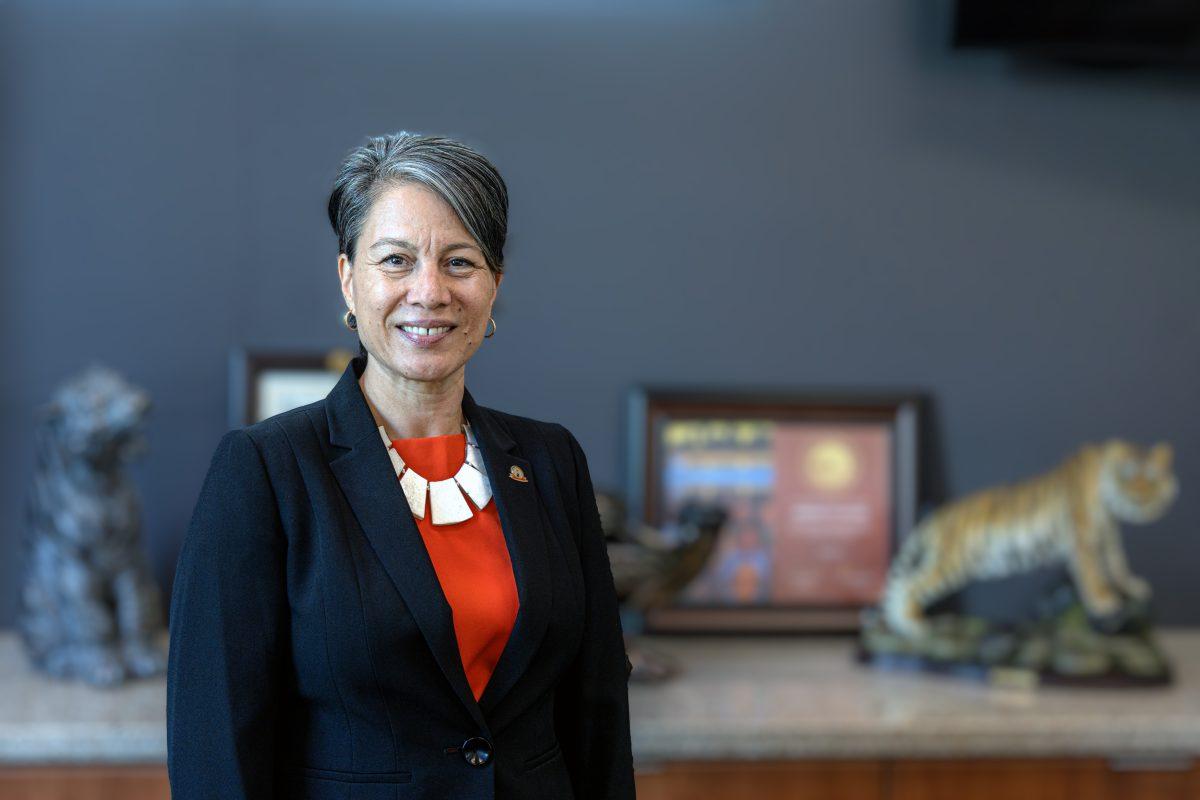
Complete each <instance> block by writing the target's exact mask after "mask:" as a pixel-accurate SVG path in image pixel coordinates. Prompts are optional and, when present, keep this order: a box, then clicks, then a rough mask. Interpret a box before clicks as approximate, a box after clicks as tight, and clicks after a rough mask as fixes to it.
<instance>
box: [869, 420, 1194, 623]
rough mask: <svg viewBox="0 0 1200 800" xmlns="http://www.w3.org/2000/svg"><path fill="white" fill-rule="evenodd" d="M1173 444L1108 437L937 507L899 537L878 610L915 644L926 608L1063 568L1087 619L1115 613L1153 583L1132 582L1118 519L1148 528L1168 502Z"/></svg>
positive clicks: (1172, 490) (1173, 486) (1172, 492)
mask: <svg viewBox="0 0 1200 800" xmlns="http://www.w3.org/2000/svg"><path fill="white" fill-rule="evenodd" d="M1171 460H1172V451H1171V446H1170V445H1169V444H1167V443H1166V442H1161V443H1159V444H1157V445H1155V446H1154V447H1153V448H1151V449H1149V450H1144V449H1142V448H1140V447H1138V446H1137V445H1135V444H1132V443H1130V442H1127V441H1124V440H1120V439H1110V440H1109V441H1107V442H1105V443H1103V444H1099V445H1086V446H1084V447H1083V448H1082V449H1080V450H1079V451H1078V452H1077V453H1075V454H1074V455H1073V456H1071V457H1070V458H1068V459H1067V460H1066V461H1064V462H1063V463H1062V464H1060V465H1059V466H1058V467H1057V468H1055V469H1054V470H1053V471H1051V472H1048V473H1046V474H1044V475H1040V476H1038V477H1035V478H1032V479H1030V480H1027V481H1024V482H1022V483H1018V484H1015V485H1011V486H998V487H993V488H990V489H985V490H983V491H980V492H976V493H974V494H971V495H968V496H967V497H964V498H963V499H961V500H958V501H955V502H952V503H950V504H948V505H946V506H943V507H942V508H939V509H937V510H936V511H934V512H933V513H931V514H930V515H929V516H928V517H926V518H925V519H924V520H922V522H921V523H920V525H918V526H917V527H916V528H915V529H914V530H913V532H912V533H911V534H910V535H909V536H908V537H907V538H906V539H905V540H904V543H903V544H902V545H901V547H900V551H899V553H898V554H897V555H896V558H895V559H894V561H893V562H892V565H891V568H890V569H889V572H888V577H887V583H886V586H885V588H884V590H883V595H882V602H881V611H882V613H883V618H884V620H885V622H886V623H887V626H888V627H889V628H890V629H892V630H893V631H895V632H896V633H898V634H900V635H902V636H905V637H911V638H918V637H924V636H926V635H928V633H929V625H928V622H927V620H926V619H925V615H924V612H925V609H926V608H927V607H928V606H929V605H930V604H931V603H933V602H934V601H936V600H938V599H940V598H942V597H945V596H946V595H948V594H950V593H951V592H953V591H956V590H958V589H960V588H962V587H963V586H965V585H966V584H968V583H970V582H972V581H974V580H977V579H987V578H1002V577H1008V576H1012V575H1018V574H1021V573H1025V572H1028V571H1030V570H1033V569H1035V568H1038V567H1045V566H1055V565H1065V566H1066V567H1067V570H1068V572H1069V573H1070V576H1071V578H1072V580H1073V581H1074V584H1075V587H1076V589H1077V591H1078V594H1079V597H1080V599H1081V600H1082V601H1083V605H1084V607H1085V608H1086V609H1087V611H1088V613H1089V614H1091V615H1092V616H1094V617H1097V618H1106V617H1110V616H1112V615H1114V614H1115V613H1117V612H1118V611H1120V609H1121V608H1122V606H1123V604H1124V602H1125V601H1126V600H1127V599H1132V600H1138V601H1145V600H1148V599H1149V597H1150V586H1149V584H1147V583H1146V582H1145V581H1144V580H1142V579H1141V578H1139V577H1137V576H1136V575H1134V574H1133V573H1132V572H1131V571H1130V569H1129V566H1128V564H1127V562H1126V559H1125V551H1124V548H1123V547H1122V545H1121V536H1120V529H1119V527H1118V523H1119V522H1135V523H1147V522H1153V521H1154V520H1157V519H1158V518H1159V517H1161V516H1162V515H1163V514H1164V513H1165V512H1166V510H1167V508H1168V507H1169V506H1170V505H1171V503H1172V502H1173V501H1174V499H1175V496H1176V494H1177V493H1178V484H1177V482H1176V479H1175V476H1174V475H1173V474H1172V471H1171Z"/></svg>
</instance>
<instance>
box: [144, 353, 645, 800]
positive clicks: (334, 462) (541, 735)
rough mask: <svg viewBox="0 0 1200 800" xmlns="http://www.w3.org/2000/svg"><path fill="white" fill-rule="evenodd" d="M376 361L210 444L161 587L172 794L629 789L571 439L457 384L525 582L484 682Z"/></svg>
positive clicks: (252, 797) (602, 583)
mask: <svg viewBox="0 0 1200 800" xmlns="http://www.w3.org/2000/svg"><path fill="white" fill-rule="evenodd" d="M365 365H366V361H365V359H364V358H363V357H362V356H360V357H358V358H355V359H354V360H353V361H351V362H350V364H349V365H348V366H347V367H346V371H345V373H343V375H342V377H341V379H340V380H339V381H338V384H337V386H335V387H334V388H333V390H332V391H331V392H330V393H329V395H328V396H327V397H326V398H325V399H324V400H320V401H318V402H315V403H312V404H310V405H307V406H302V407H301V408H297V409H294V410H292V411H288V412H285V413H282V414H279V415H276V416H274V417H272V418H270V419H267V420H264V421H262V422H259V423H257V424H255V425H251V426H249V427H247V428H242V429H238V430H232V431H229V432H228V433H226V434H225V435H224V437H222V439H221V441H220V444H218V446H217V449H216V453H215V455H214V456H213V459H212V464H211V466H210V467H209V470H208V474H207V476H206V477H205V480H204V484H203V487H202V489H201V491H200V497H199V500H198V501H197V503H196V508H195V511H194V513H193V515H192V518H191V523H190V525H189V527H188V530H187V534H186V536H185V538H184V542H183V549H182V551H181V552H180V555H179V564H178V568H177V571H176V575H175V585H174V589H173V591H172V595H171V616H170V634H171V646H170V651H169V657H168V667H167V753H168V771H169V774H170V783H171V792H172V797H173V800H200V798H213V799H214V800H217V799H219V800H268V798H271V799H274V798H287V799H288V800H306V798H313V799H314V800H316V799H320V800H333V799H334V798H337V799H338V800H383V799H384V798H387V800H403V799H405V798H431V799H432V798H437V800H461V799H464V798H479V800H484V798H488V799H489V800H491V799H492V798H495V800H505V798H538V799H539V800H551V799H555V798H563V799H564V800H567V799H569V798H580V799H582V798H606V799H608V798H620V799H621V800H624V799H625V798H632V797H634V784H633V766H632V757H631V751H630V739H629V700H628V677H629V660H628V657H627V656H626V653H625V648H624V643H623V639H622V635H621V623H620V619H619V616H618V610H617V598H616V593H615V591H614V588H613V579H612V573H611V571H610V567H609V561H608V555H607V552H606V550H605V547H604V541H603V536H602V532H601V528H600V517H599V514H598V513H597V509H596V501H595V495H594V494H593V491H592V484H591V478H590V477H589V474H588V467H587V461H586V459H585V457H584V454H583V451H582V450H581V449H580V447H579V443H578V442H577V441H576V440H575V437H574V436H572V435H571V433H570V432H569V431H568V430H567V429H566V428H564V427H563V426H562V425H559V424H557V423H552V422H538V421H536V420H532V419H527V418H525V417H518V416H514V415H511V414H505V413H502V412H499V411H494V410H492V409H488V408H484V407H482V406H479V405H476V404H475V401H474V400H473V399H472V397H471V395H470V393H469V392H466V391H464V394H463V404H462V408H463V413H464V415H465V417H466V419H467V421H468V422H469V423H470V424H471V426H472V427H473V429H474V432H475V436H476V440H477V441H478V444H479V447H480V451H481V452H482V454H483V460H484V463H485V465H486V467H487V474H488V479H489V481H490V482H491V485H492V491H493V497H494V502H495V503H496V504H497V507H498V511H499V514H500V521H501V525H502V527H503V530H504V537H505V540H506V541H507V543H508V551H509V555H510V557H511V561H512V564H513V568H514V573H515V579H516V584H517V593H518V598H519V601H520V608H519V611H518V614H517V618H516V623H515V626H514V628H513V631H512V634H511V636H510V638H509V640H508V643H507V645H506V646H505V648H504V651H503V653H502V655H501V657H500V660H499V663H498V664H497V665H496V669H495V671H494V672H493V674H492V677H491V680H490V682H489V683H488V685H487V687H486V689H485V691H484V693H483V695H482V697H481V698H480V700H479V702H478V703H476V701H475V697H474V695H473V693H472V692H471V689H470V686H469V684H468V683H467V678H466V674H465V673H464V671H463V666H462V660H461V657H460V655H459V651H458V644H457V642H456V640H455V635H454V627H453V625H452V623H451V610H450V606H449V604H448V603H447V602H446V598H445V595H444V594H443V593H442V590H441V585H440V584H439V582H438V578H437V575H436V573H435V572H434V570H433V564H432V562H431V561H430V559H429V555H428V553H427V552H426V550H425V545H424V542H423V541H422V539H421V535H420V533H419V531H418V530H417V527H416V524H415V523H414V521H413V519H412V515H411V512H410V511H409V509H408V505H407V502H406V500H405V498H404V493H403V491H402V489H401V487H400V484H399V481H397V480H396V473H395V470H394V469H393V468H392V465H391V462H390V461H389V459H388V455H387V451H386V446H385V445H384V443H383V440H382V438H381V437H380V436H379V432H378V430H377V428H376V425H375V421H374V419H373V417H372V415H371V412H370V409H369V408H368V407H367V404H366V400H365V398H364V397H363V394H362V390H361V389H360V388H359V385H358V377H359V375H361V374H362V370H363V368H364V367H365ZM512 467H519V468H520V470H521V471H522V472H523V473H524V477H525V479H526V480H525V481H523V482H522V481H520V480H515V479H513V478H512V477H510V469H511V468H512Z"/></svg>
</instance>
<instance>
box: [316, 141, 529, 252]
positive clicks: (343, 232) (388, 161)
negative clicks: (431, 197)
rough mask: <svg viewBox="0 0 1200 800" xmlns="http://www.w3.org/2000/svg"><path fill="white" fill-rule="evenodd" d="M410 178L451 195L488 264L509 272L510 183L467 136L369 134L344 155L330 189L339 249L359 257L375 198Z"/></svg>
mask: <svg viewBox="0 0 1200 800" xmlns="http://www.w3.org/2000/svg"><path fill="white" fill-rule="evenodd" d="M410 182H411V183H419V184H421V185H422V186H424V187H426V188H428V189H430V190H431V191H433V192H434V193H435V194H437V195H438V196H439V197H441V198H442V199H443V200H445V201H446V203H447V204H448V205H449V206H450V207H451V208H452V209H454V213H456V214H457V215H458V218H459V220H461V221H462V224H463V227H465V228H466V229H467V232H468V233H470V234H471V236H472V237H473V238H474V239H475V242H476V244H478V245H479V249H480V250H482V251H483V256H484V258H485V259H486V260H487V265H488V268H489V269H491V271H492V272H493V273H494V274H496V275H499V274H500V273H502V272H504V240H505V238H506V237H507V235H508V188H507V187H506V186H505V185H504V179H503V178H501V177H500V173H499V171H498V170H497V169H496V168H495V166H493V165H492V162H490V161H488V160H487V159H486V158H485V157H484V156H483V155H481V154H480V153H479V152H477V151H475V150H473V149H472V148H470V147H468V146H467V145H465V144H463V143H462V142H458V141H455V140H454V139H448V138H445V137H442V136H424V135H421V134H417V133H409V132H408V131H398V132H396V133H390V134H387V135H386V136H372V137H369V138H368V139H367V143H366V144H364V145H362V146H360V147H356V148H354V149H353V150H351V151H350V152H349V154H347V155H346V157H345V159H343V160H342V164H341V166H340V167H339V169H338V173H337V178H336V179H335V180H334V182H333V191H332V192H330V194H329V224H330V225H332V226H333V231H334V233H336V234H337V237H338V248H339V251H338V252H339V253H345V254H346V257H347V258H349V259H350V261H351V262H353V261H354V253H355V249H356V247H357V245H358V237H359V234H360V233H362V227H363V223H364V222H365V221H366V218H367V213H368V212H369V211H370V210H371V204H372V203H373V202H374V201H375V200H376V199H377V198H378V197H379V195H380V194H381V193H382V192H383V191H384V190H385V189H388V188H390V187H393V186H396V185H399V184H402V183H410Z"/></svg>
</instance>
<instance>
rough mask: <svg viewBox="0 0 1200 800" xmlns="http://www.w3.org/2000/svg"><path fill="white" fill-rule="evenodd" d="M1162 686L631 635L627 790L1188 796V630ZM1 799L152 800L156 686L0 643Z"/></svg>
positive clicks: (1192, 669) (161, 769)
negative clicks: (1090, 683)
mask: <svg viewBox="0 0 1200 800" xmlns="http://www.w3.org/2000/svg"><path fill="white" fill-rule="evenodd" d="M1161 639H1162V644H1163V646H1164V648H1165V649H1166V650H1167V652H1168V653H1170V655H1171V657H1172V658H1173V659H1174V663H1175V668H1176V670H1177V676H1178V681H1177V683H1176V685H1174V686H1172V687H1170V688H1165V689H1137V690H1122V691H1100V690H1077V689H1039V690H1035V691H1027V690H1014V689H1001V688H994V687H989V686H986V685H981V684H979V683H975V682H971V681H966V680H955V679H946V678H937V677H934V676H929V675H921V674H911V673H884V672H878V671H874V670H871V669H867V668H864V667H860V666H858V665H856V664H855V663H854V662H853V661H852V658H851V653H852V650H853V641H852V640H850V639H847V638H839V637H828V636H822V637H800V638H796V637H787V638H783V637H780V638H746V637H663V636H659V637H648V638H647V640H646V642H647V644H648V645H649V646H651V647H653V648H656V649H658V650H660V651H663V652H666V653H668V654H670V655H672V656H675V657H677V658H678V659H679V660H680V661H681V662H682V663H684V664H686V665H687V666H686V672H685V673H684V675H682V676H681V677H680V678H679V679H677V680H675V681H673V682H670V683H667V684H664V685H661V686H647V685H639V684H634V685H632V686H631V688H630V704H631V712H632V733H633V750H634V756H635V759H636V762H637V777H638V796H639V798H643V800H666V799H668V798H669V799H670V800H675V798H685V797H686V798H714V799H715V800H732V799H733V798H756V800H757V799H758V798H768V799H769V798H776V797H778V798H784V797H788V798H790V797H819V798H839V797H845V798H856V800H857V799H858V798H864V799H866V800H870V799H871V798H880V800H883V799H884V798H887V800H900V799H902V798H916V797H921V798H929V799H931V800H937V798H943V797H945V798H950V797H953V798H955V800H962V799H963V798H1001V797H1017V796H1020V797H1038V798H1059V797H1062V798H1068V797H1069V798H1072V799H1073V800H1074V798H1079V797H1098V798H1107V797H1114V798H1115V797H1121V798H1141V797H1145V798H1168V797H1170V798H1180V797H1200V770H1197V768H1196V763H1195V759H1196V756H1197V754H1198V753H1200V632H1197V631H1192V630H1168V631H1165V632H1164V633H1163V634H1162V635H1161ZM0 684H2V687H0V688H2V692H0V697H2V703H3V705H2V715H0V798H17V797H20V798H28V799H29V800H51V798H53V800H68V799H69V800H83V799H85V798H86V800H108V798H113V799H114V800H115V799H116V798H122V799H123V800H124V799H128V800H142V798H166V797H168V789H167V781H166V767H165V763H166V728H165V712H166V687H165V682H164V681H162V680H157V681H143V682H140V683H133V684H130V685H128V686H125V687H122V688H120V689H117V690H115V691H99V690H94V689H89V688H87V687H84V686H80V685H74V684H67V683H59V682H55V681H49V680H47V679H45V678H43V677H41V676H38V675H34V674H32V673H31V672H30V671H29V669H28V666H27V665H26V663H25V660H24V656H23V654H22V653H21V651H20V647H19V644H18V642H17V639H16V637H15V635H13V634H12V633H8V632H6V633H4V634H3V635H0Z"/></svg>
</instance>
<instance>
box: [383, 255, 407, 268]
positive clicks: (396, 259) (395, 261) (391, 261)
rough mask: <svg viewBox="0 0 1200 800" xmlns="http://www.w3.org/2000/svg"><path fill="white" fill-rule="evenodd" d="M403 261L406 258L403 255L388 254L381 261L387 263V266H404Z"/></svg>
mask: <svg viewBox="0 0 1200 800" xmlns="http://www.w3.org/2000/svg"><path fill="white" fill-rule="evenodd" d="M405 261H406V259H405V258H404V256H400V255H390V256H388V257H387V258H385V259H384V260H383V262H382V263H384V264H387V265H388V266H389V267H402V266H404V264H405Z"/></svg>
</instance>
